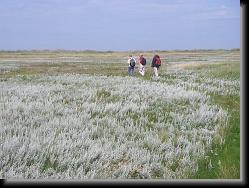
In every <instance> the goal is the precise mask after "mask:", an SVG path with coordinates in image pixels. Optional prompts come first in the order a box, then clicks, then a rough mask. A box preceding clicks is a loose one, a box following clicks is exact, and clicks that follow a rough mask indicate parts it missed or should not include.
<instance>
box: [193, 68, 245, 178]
mask: <svg viewBox="0 0 249 188" xmlns="http://www.w3.org/2000/svg"><path fill="white" fill-rule="evenodd" d="M198 69H199V70H204V69H205V70H206V69H207V67H206V66H203V67H198ZM208 70H209V74H210V76H212V77H216V78H224V79H231V80H234V79H237V80H239V78H240V68H239V63H228V64H221V65H209V66H208ZM210 97H211V101H212V103H213V104H216V105H219V106H221V107H222V108H223V109H225V110H227V111H228V113H229V121H228V128H227V129H226V130H225V143H224V144H223V145H222V146H221V145H217V144H213V146H212V152H211V151H210V152H209V154H208V156H209V158H208V159H207V160H201V161H200V162H199V170H198V172H197V173H196V174H195V175H194V176H193V177H191V178H193V179H240V177H241V174H240V149H241V148H240V96H221V95H215V94H210ZM210 161H211V164H212V168H210V166H209V162H210Z"/></svg>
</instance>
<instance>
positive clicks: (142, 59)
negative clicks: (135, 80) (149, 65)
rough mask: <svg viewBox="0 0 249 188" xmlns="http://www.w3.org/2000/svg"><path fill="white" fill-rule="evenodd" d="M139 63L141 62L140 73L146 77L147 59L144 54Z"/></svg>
mask: <svg viewBox="0 0 249 188" xmlns="http://www.w3.org/2000/svg"><path fill="white" fill-rule="evenodd" d="M138 62H139V65H140V67H139V73H140V74H141V75H142V76H144V74H145V65H146V59H145V58H144V56H143V54H141V55H140V56H139V59H138Z"/></svg>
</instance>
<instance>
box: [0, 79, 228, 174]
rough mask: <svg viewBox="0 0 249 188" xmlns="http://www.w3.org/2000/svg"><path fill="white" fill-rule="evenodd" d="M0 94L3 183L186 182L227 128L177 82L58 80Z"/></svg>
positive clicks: (26, 83) (8, 85)
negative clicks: (18, 180)
mask: <svg viewBox="0 0 249 188" xmlns="http://www.w3.org/2000/svg"><path fill="white" fill-rule="evenodd" d="M0 88H1V90H0V141H1V146H0V151H1V152H0V158H1V161H0V176H1V178H11V179H12V178H41V179H44V178H45V179H47V178H48V179H50V178H52V179H53V178H56V179H60V178H63V179H94V178H101V179H108V178H111V179H112V178H120V179H125V178H164V179H179V178H187V177H188V176H189V175H191V174H193V173H195V172H196V171H197V170H198V165H197V162H198V160H199V159H202V158H204V157H205V156H206V154H207V152H208V150H209V148H210V146H211V144H212V143H213V142H214V141H215V140H216V141H217V142H222V139H223V135H220V130H221V129H224V128H225V127H226V125H227V118H228V114H227V112H226V111H224V110H222V109H221V108H220V107H218V106H215V105H212V104H211V102H210V100H209V97H208V95H206V94H205V93H204V92H201V90H197V91H195V90H193V89H187V88H185V87H182V86H181V84H180V83H179V84H176V85H174V84H167V82H166V81H165V82H161V81H159V82H156V81H145V80H141V79H139V78H134V77H112V76H89V75H77V74H64V75H57V76H48V75H40V76H28V77H27V78H26V79H22V76H19V77H16V78H9V79H8V80H7V81H4V82H0Z"/></svg>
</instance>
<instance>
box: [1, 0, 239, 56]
mask: <svg viewBox="0 0 249 188" xmlns="http://www.w3.org/2000/svg"><path fill="white" fill-rule="evenodd" d="M221 48H222V49H231V48H240V1H239V0H1V1H0V50H34V49H36V50H43V49H50V50H54V49H65V50H86V49H91V50H117V51H123V50H176V49H180V50H182V49H183V50H184V49H221Z"/></svg>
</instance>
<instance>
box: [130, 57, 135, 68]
mask: <svg viewBox="0 0 249 188" xmlns="http://www.w3.org/2000/svg"><path fill="white" fill-rule="evenodd" d="M135 64H136V61H135V59H134V58H131V59H130V65H131V67H135Z"/></svg>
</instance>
